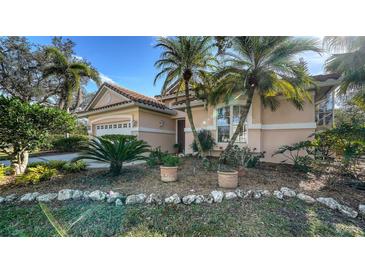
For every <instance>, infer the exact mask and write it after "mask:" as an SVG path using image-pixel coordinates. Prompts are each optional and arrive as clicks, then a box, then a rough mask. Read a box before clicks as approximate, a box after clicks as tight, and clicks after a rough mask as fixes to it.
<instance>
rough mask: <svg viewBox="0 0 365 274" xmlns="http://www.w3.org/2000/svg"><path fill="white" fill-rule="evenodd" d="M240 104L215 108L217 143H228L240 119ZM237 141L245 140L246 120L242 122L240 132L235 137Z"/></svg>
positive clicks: (242, 141)
mask: <svg viewBox="0 0 365 274" xmlns="http://www.w3.org/2000/svg"><path fill="white" fill-rule="evenodd" d="M241 108H242V106H240V105H231V106H225V107H221V108H218V109H217V141H218V143H228V142H229V140H230V138H231V137H232V136H233V134H234V132H235V131H236V128H237V126H238V123H239V121H240V112H241ZM236 142H237V143H246V142H247V122H245V123H244V125H243V129H242V132H240V134H239V135H238V137H237V139H236Z"/></svg>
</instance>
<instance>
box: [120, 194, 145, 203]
mask: <svg viewBox="0 0 365 274" xmlns="http://www.w3.org/2000/svg"><path fill="white" fill-rule="evenodd" d="M146 198H147V196H146V194H143V193H141V194H137V195H135V194H133V195H129V196H128V197H127V199H126V200H125V204H126V205H134V204H142V203H143V202H144V200H146Z"/></svg>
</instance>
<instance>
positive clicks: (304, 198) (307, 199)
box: [297, 193, 316, 204]
mask: <svg viewBox="0 0 365 274" xmlns="http://www.w3.org/2000/svg"><path fill="white" fill-rule="evenodd" d="M297 198H298V199H300V200H302V201H304V202H306V203H307V204H314V203H315V202H316V199H314V198H313V197H311V196H309V195H307V194H304V193H299V194H297Z"/></svg>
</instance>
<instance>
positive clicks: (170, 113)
mask: <svg viewBox="0 0 365 274" xmlns="http://www.w3.org/2000/svg"><path fill="white" fill-rule="evenodd" d="M131 106H137V107H141V108H146V109H149V110H153V111H156V112H162V113H166V114H169V115H176V114H177V112H176V110H173V109H166V110H164V109H158V108H156V107H152V106H149V105H145V104H142V103H136V102H131V103H128V104H124V105H117V106H114V107H109V108H108V107H107V108H102V109H98V110H91V111H86V112H83V113H76V116H77V117H78V118H85V117H87V116H89V115H90V114H95V113H103V112H109V111H112V110H117V109H123V108H127V107H131Z"/></svg>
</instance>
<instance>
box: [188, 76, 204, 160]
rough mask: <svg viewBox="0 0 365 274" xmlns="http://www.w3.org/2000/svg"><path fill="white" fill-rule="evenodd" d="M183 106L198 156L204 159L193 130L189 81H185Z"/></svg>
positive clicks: (196, 135) (196, 134)
mask: <svg viewBox="0 0 365 274" xmlns="http://www.w3.org/2000/svg"><path fill="white" fill-rule="evenodd" d="M185 105H186V113H187V114H188V120H189V123H190V128H191V131H192V132H193V136H194V140H195V143H196V146H197V148H198V152H199V155H200V156H201V157H203V158H204V151H203V148H202V145H201V143H200V140H199V137H198V133H197V132H196V128H195V125H194V120H193V114H192V112H191V106H190V94H189V80H185Z"/></svg>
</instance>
